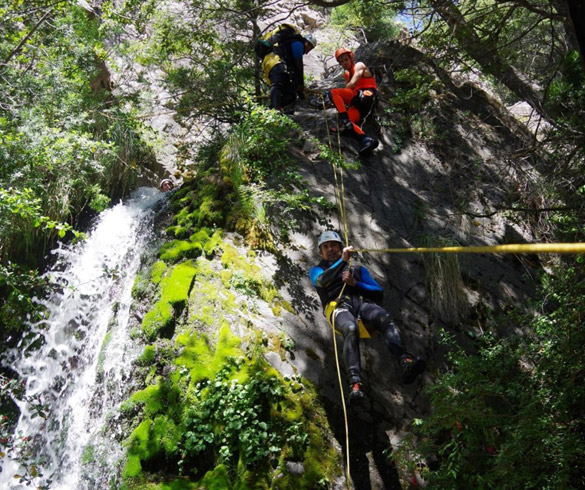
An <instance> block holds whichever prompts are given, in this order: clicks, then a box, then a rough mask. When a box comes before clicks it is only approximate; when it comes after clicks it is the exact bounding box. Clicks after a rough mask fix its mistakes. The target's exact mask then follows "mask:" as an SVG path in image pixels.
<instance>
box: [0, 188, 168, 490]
mask: <svg viewBox="0 0 585 490" xmlns="http://www.w3.org/2000/svg"><path fill="white" fill-rule="evenodd" d="M162 196H163V194H161V193H160V192H158V191H157V190H155V189H146V188H141V189H139V190H138V191H137V192H136V193H135V194H133V196H132V197H131V198H130V199H129V200H128V201H127V202H125V203H121V204H118V205H117V206H115V207H113V208H111V209H109V210H107V211H105V212H103V213H102V214H101V215H100V217H99V219H98V221H97V223H96V225H95V227H94V228H93V231H91V232H90V234H89V237H88V239H87V240H86V241H85V242H83V243H81V244H79V245H77V246H73V247H59V248H58V249H56V250H55V251H54V253H55V254H56V255H57V261H56V263H55V266H54V267H53V269H52V270H51V271H50V272H48V274H49V275H50V276H51V277H52V279H53V282H56V283H57V284H59V285H60V288H59V291H58V292H55V293H53V294H52V295H51V297H50V298H48V299H46V300H42V301H41V302H42V303H43V304H44V306H45V307H46V308H47V311H48V313H49V314H48V317H47V319H46V320H43V321H42V322H40V323H39V324H37V325H34V326H33V332H35V339H36V340H34V341H32V342H31V340H30V339H28V340H27V341H26V342H25V341H23V342H21V344H22V345H20V346H19V347H18V348H17V349H14V350H13V351H12V352H9V353H8V354H7V356H6V357H5V359H3V364H4V365H5V366H9V367H10V368H11V369H12V370H14V371H16V372H17V373H18V374H19V375H20V377H21V379H23V380H26V387H25V396H23V397H21V400H15V402H16V403H17V405H18V406H19V409H20V411H21V415H20V418H19V421H18V425H17V427H16V432H15V435H16V437H18V438H19V439H20V440H24V441H25V442H26V444H24V446H25V447H26V450H25V451H24V452H21V453H20V454H18V451H13V454H7V455H6V457H5V458H4V460H3V462H2V464H3V467H2V472H1V473H0V488H2V489H8V488H10V489H20V488H22V489H24V488H27V486H28V484H29V483H30V484H33V486H34V487H35V488H37V487H45V486H48V484H49V483H50V488H51V489H52V490H79V489H101V488H111V487H112V486H115V485H113V484H114V483H115V479H116V471H117V462H118V461H119V459H120V457H121V455H122V447H121V442H120V441H118V440H117V438H116V432H117V431H116V430H115V425H116V424H115V418H116V413H117V409H118V407H119V404H120V402H121V401H122V399H123V398H124V397H125V396H127V395H128V393H127V391H128V387H127V384H128V382H129V380H128V378H129V372H130V369H131V365H132V361H133V360H134V359H135V358H136V357H137V355H138V353H139V350H140V347H138V346H135V345H133V342H132V341H131V332H130V331H129V329H130V327H129V325H128V320H129V317H130V304H131V291H132V284H133V281H134V278H135V275H136V272H137V270H138V267H139V265H140V257H141V255H142V254H143V253H145V251H147V250H149V244H150V243H151V242H152V239H153V225H152V222H153V216H154V211H153V207H154V205H155V204H156V203H157V202H158V201H160V200H161V199H162ZM39 345H40V347H39ZM35 397H36V399H38V400H39V401H40V402H41V403H42V405H43V406H44V407H46V410H44V412H45V413H46V417H39V416H38V412H37V411H36V410H35V409H34V407H33V406H31V403H27V402H25V401H22V400H25V399H28V400H31V399H35ZM105 427H108V429H107V430H105V429H104V428H105ZM23 438H24V439H23ZM24 449H25V448H24V447H23V450H24ZM26 451H30V452H29V453H27V452H26ZM15 453H16V454H15ZM23 463H24V464H23ZM15 475H21V478H15ZM23 477H24V478H23ZM27 480H28V481H27ZM51 481H52V483H51Z"/></svg>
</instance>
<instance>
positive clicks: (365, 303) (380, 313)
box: [309, 259, 406, 384]
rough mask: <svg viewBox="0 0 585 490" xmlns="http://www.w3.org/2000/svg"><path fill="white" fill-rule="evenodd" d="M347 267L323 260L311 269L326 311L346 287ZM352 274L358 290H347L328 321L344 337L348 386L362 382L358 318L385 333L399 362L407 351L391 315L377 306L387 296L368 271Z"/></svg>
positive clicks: (360, 269)
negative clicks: (344, 277)
mask: <svg viewBox="0 0 585 490" xmlns="http://www.w3.org/2000/svg"><path fill="white" fill-rule="evenodd" d="M348 267H349V265H348V264H347V262H345V261H343V260H342V259H339V260H338V261H336V262H330V261H327V260H323V261H321V262H320V263H319V264H318V265H316V266H315V267H312V268H311V270H310V272H309V276H310V277H311V282H312V283H313V286H315V288H316V289H317V293H318V294H319V298H321V303H322V304H323V309H325V307H326V306H327V305H328V304H329V303H330V302H331V301H334V300H336V299H337V297H338V296H339V293H340V292H341V289H342V288H343V284H344V283H343V280H342V279H341V275H342V273H343V271H345V270H347V269H348ZM349 270H350V271H351V273H352V275H353V277H354V278H355V279H356V281H357V283H356V285H355V286H349V285H347V286H346V287H345V290H344V291H343V296H342V297H341V298H340V299H339V301H338V304H337V307H336V308H335V310H334V311H333V313H332V317H333V318H328V320H329V321H332V320H333V319H334V320H335V328H336V329H337V330H339V331H340V332H341V334H342V335H343V357H344V359H345V364H346V368H347V375H348V378H349V382H350V384H353V383H359V382H361V376H360V372H361V366H360V350H359V329H358V325H357V320H358V318H361V320H362V321H363V323H364V325H365V326H366V327H368V328H373V329H376V330H379V331H380V332H381V333H382V336H383V337H384V342H385V344H386V347H387V348H388V350H389V351H390V354H392V356H394V357H395V358H396V360H400V358H401V356H403V355H405V354H406V350H405V349H404V346H403V344H402V339H401V338H400V332H399V331H398V328H397V327H396V325H394V323H393V322H392V319H391V318H390V314H389V313H388V312H387V311H386V310H385V309H384V308H382V307H381V306H379V305H378V304H376V303H381V302H382V298H383V295H384V291H383V290H382V287H381V286H380V285H379V284H378V283H377V282H376V281H375V280H374V278H373V277H372V276H371V275H370V273H369V271H368V269H366V268H365V267H363V266H360V265H356V266H352V267H351V268H350V269H349Z"/></svg>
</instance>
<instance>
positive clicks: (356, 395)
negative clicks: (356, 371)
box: [347, 383, 364, 404]
mask: <svg viewBox="0 0 585 490" xmlns="http://www.w3.org/2000/svg"><path fill="white" fill-rule="evenodd" d="M363 399H364V392H363V391H362V385H361V383H352V384H350V385H349V394H348V395H347V401H348V402H349V403H350V404H353V403H360V402H361V401H362V400H363Z"/></svg>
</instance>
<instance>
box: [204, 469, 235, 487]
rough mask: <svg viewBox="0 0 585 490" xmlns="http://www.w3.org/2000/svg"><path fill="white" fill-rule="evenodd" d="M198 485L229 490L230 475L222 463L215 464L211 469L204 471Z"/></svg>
mask: <svg viewBox="0 0 585 490" xmlns="http://www.w3.org/2000/svg"><path fill="white" fill-rule="evenodd" d="M199 485H201V487H202V488H205V489H207V490H229V489H231V488H232V483H231V480H230V475H229V473H228V470H227V468H226V467H225V465H223V464H220V465H217V466H216V467H215V468H213V470H211V471H208V472H207V473H205V476H204V477H203V478H202V479H201V481H200V482H199Z"/></svg>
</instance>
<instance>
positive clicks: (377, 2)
mask: <svg viewBox="0 0 585 490" xmlns="http://www.w3.org/2000/svg"><path fill="white" fill-rule="evenodd" d="M399 8H400V7H395V6H394V5H389V4H388V2H385V1H384V0H352V1H350V2H348V3H346V4H345V5H341V6H339V7H335V8H334V9H333V10H332V11H331V25H332V26H334V27H336V28H338V29H339V30H341V31H347V30H352V31H357V30H358V29H362V30H363V31H365V34H366V36H367V38H368V41H370V42H373V41H379V40H385V39H393V38H395V37H396V36H397V35H398V33H399V32H400V27H399V25H398V24H397V23H396V21H395V20H394V19H395V17H396V14H397V13H398V10H399Z"/></svg>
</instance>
